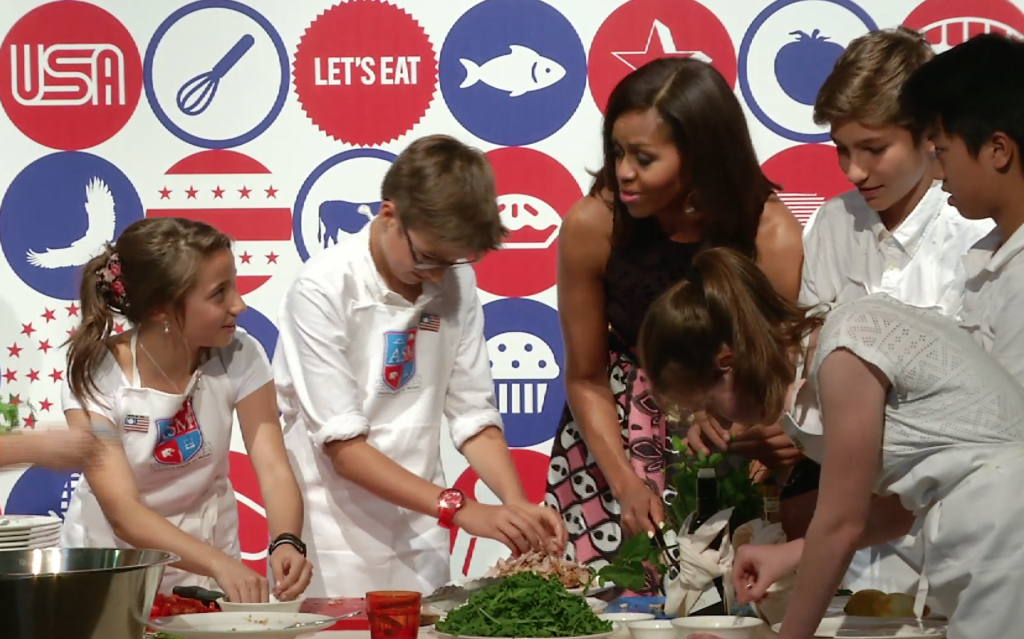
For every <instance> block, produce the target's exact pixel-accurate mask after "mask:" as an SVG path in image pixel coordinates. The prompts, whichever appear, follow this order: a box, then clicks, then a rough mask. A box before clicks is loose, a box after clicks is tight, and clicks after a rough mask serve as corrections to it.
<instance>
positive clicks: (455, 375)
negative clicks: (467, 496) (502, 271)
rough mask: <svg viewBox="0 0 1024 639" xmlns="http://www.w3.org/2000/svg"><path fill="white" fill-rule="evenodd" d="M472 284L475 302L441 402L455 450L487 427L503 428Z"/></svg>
mask: <svg viewBox="0 0 1024 639" xmlns="http://www.w3.org/2000/svg"><path fill="white" fill-rule="evenodd" d="M471 284H472V286H471V287H467V288H470V290H472V293H471V294H472V295H473V299H474V302H473V304H472V306H471V307H470V309H469V312H468V313H467V314H466V319H465V321H464V322H463V325H462V337H461V339H460V340H459V346H458V351H457V352H456V354H455V367H454V368H453V369H452V376H451V379H450V380H449V382H448V393H447V395H446V396H445V401H444V414H445V416H446V417H447V418H448V423H449V429H450V431H451V436H452V443H453V444H455V448H456V449H461V448H462V445H463V444H465V443H466V442H467V441H468V440H469V439H471V438H472V437H473V436H474V435H476V434H478V433H479V432H480V431H482V430H483V429H485V428H487V427H488V426H497V427H498V428H503V424H502V421H501V414H500V413H499V412H498V409H497V408H495V405H494V380H493V379H492V378H491V360H490V357H489V356H488V354H487V342H486V341H485V339H484V312H483V307H482V306H481V304H480V298H479V296H478V295H477V294H476V281H475V278H473V281H472V282H471Z"/></svg>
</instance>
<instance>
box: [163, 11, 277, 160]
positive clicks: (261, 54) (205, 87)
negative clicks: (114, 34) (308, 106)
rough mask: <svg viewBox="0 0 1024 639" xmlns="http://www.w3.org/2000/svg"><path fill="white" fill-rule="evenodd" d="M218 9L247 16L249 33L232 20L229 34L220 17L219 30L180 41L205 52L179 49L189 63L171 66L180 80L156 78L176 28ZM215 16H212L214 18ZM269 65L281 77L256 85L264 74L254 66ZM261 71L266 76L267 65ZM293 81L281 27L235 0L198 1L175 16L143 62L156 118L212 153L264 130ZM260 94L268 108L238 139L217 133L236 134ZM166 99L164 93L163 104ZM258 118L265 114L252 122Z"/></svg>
mask: <svg viewBox="0 0 1024 639" xmlns="http://www.w3.org/2000/svg"><path fill="white" fill-rule="evenodd" d="M217 9H220V10H222V13H223V11H229V12H235V13H238V14H241V15H242V16H244V17H245V18H247V20H246V21H245V23H246V24H245V27H246V28H239V27H242V25H241V24H240V23H237V21H233V22H235V23H236V24H233V25H232V26H231V28H228V27H226V26H225V25H224V24H223V23H224V17H223V16H221V15H217V16H216V17H217V20H212V19H211V20H210V21H208V22H212V23H214V24H208V25H204V24H203V23H202V21H200V22H199V23H197V24H195V25H194V26H204V27H206V29H205V30H204V31H203V32H194V33H191V34H189V35H188V36H179V41H180V40H181V39H187V42H196V43H199V46H192V47H184V46H180V47H179V49H180V52H181V55H182V56H183V57H185V58H186V59H183V60H175V64H174V65H172V66H173V67H174V70H175V72H179V71H180V73H181V74H182V75H181V76H180V77H176V78H173V79H161V78H159V77H157V78H154V67H155V64H156V60H157V56H158V53H159V51H160V47H161V44H162V43H165V41H166V40H167V39H168V38H169V36H168V34H169V33H171V32H172V28H173V27H175V25H178V24H179V23H180V22H181V21H182V20H183V19H186V18H190V17H191V16H193V15H194V14H196V13H197V12H201V11H210V10H217ZM210 15H211V18H213V17H214V14H210ZM229 15H233V14H229ZM252 23H255V24H252ZM250 25H251V28H250ZM207 31H208V32H207ZM254 34H255V35H254ZM261 58H262V59H261ZM266 60H272V61H274V62H275V64H276V66H277V67H278V68H277V72H278V74H279V76H280V79H279V81H277V82H276V83H272V84H270V85H268V86H262V87H261V86H259V84H258V82H259V79H260V78H261V77H262V76H263V75H265V74H264V73H261V69H260V68H253V66H254V65H256V64H257V62H259V63H262V62H265V61H266ZM247 66H248V68H246V67H247ZM262 69H263V70H265V69H266V66H263V67H262ZM157 75H158V76H159V75H160V74H157ZM290 81H291V73H290V64H289V61H288V50H287V49H286V48H285V45H284V41H283V40H282V39H281V36H280V34H279V33H278V32H277V29H275V28H274V25H272V24H271V23H270V21H269V20H268V19H267V18H265V17H264V16H263V14H261V13H260V12H259V11H257V10H256V9H253V8H252V7H249V6H246V5H245V4H242V3H240V2H234V1H233V0H198V1H197V2H193V3H191V4H188V5H185V6H184V7H181V8H180V9H178V10H177V11H175V12H174V13H172V14H171V15H169V16H168V17H167V19H165V20H164V21H163V22H162V23H161V24H160V26H159V27H157V29H156V33H154V34H153V39H152V40H150V42H149V46H148V47H147V49H146V57H145V60H144V61H143V83H144V85H145V88H146V98H147V99H148V100H149V103H150V105H151V106H152V107H153V113H154V115H156V118H157V120H159V121H160V123H161V124H162V125H164V127H165V128H166V129H167V130H168V131H170V132H171V133H172V134H174V136H175V137H177V138H179V139H181V140H184V141H185V142H188V143H189V144H192V145H195V146H198V147H202V148H206V149H227V148H231V147H235V146H239V145H241V144H245V143H246V142H250V141H252V140H253V139H255V138H256V137H258V136H259V135H261V134H262V133H263V132H264V131H266V130H267V128H269V127H270V125H271V124H273V122H274V120H276V119H277V116H278V115H280V113H281V110H282V109H283V108H284V103H285V100H286V99H287V97H288V88H289V85H290ZM164 82H167V83H170V85H169V86H168V87H167V90H166V91H164V90H163V84H162V83H164ZM225 83H229V84H228V86H227V88H228V89H231V88H235V89H237V90H235V91H234V92H233V94H232V95H233V99H232V95H229V96H226V97H225V95H224V93H225ZM242 91H245V93H242ZM254 91H255V92H256V93H257V94H259V95H261V96H266V97H267V99H266V100H265V102H266V103H267V104H268V105H269V108H268V109H267V110H266V113H265V114H264V115H263V117H262V119H260V120H259V121H258V122H255V124H254V125H253V126H251V127H250V128H249V129H248V130H244V131H241V132H239V133H238V134H236V135H231V136H229V137H219V136H217V135H215V133H214V132H215V131H223V130H224V129H230V128H231V127H232V126H237V124H236V123H237V122H244V121H246V120H247V118H246V117H245V116H246V115H250V113H249V112H248V111H251V108H252V107H251V104H249V103H251V102H252V101H253V100H252V93H253V92H254ZM163 93H166V95H165V98H164V99H163V100H162V99H161V94H163ZM172 93H173V95H172ZM165 102H169V103H168V104H165ZM170 103H173V104H170ZM225 104H226V106H223V105H225ZM211 109H212V110H211ZM258 117H259V113H257V114H256V115H255V117H253V118H252V119H255V118H258ZM193 122H194V124H195V125H194V126H193ZM189 129H193V130H189Z"/></svg>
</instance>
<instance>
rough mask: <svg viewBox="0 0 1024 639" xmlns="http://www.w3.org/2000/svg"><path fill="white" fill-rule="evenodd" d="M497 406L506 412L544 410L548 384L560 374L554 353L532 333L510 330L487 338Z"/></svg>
mask: <svg viewBox="0 0 1024 639" xmlns="http://www.w3.org/2000/svg"><path fill="white" fill-rule="evenodd" d="M487 352H488V354H489V355H490V359H491V376H492V377H493V378H494V387H495V395H496V396H497V400H498V410H499V411H500V412H501V413H502V414H503V415H505V414H527V415H530V414H535V413H540V412H541V411H542V410H544V400H545V399H546V398H547V393H548V386H549V385H550V384H551V383H552V381H553V380H555V379H557V378H558V374H559V367H558V362H557V361H556V360H555V354H554V352H553V351H552V350H551V347H550V346H548V345H547V343H546V342H545V341H544V340H542V339H540V338H539V337H537V336H536V335H531V334H530V333H523V332H520V331H510V332H506V333H499V334H498V335H495V336H494V337H492V338H491V339H489V340H487Z"/></svg>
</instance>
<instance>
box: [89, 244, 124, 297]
mask: <svg viewBox="0 0 1024 639" xmlns="http://www.w3.org/2000/svg"><path fill="white" fill-rule="evenodd" d="M96 276H97V279H96V288H98V289H99V292H100V294H101V295H103V297H104V298H106V300H107V304H108V305H109V306H112V307H114V308H116V309H123V308H125V307H126V306H127V305H128V302H127V300H126V299H125V293H124V281H123V280H122V279H121V257H120V256H119V255H118V254H117V253H111V254H110V257H108V258H107V263H106V264H104V265H103V266H102V267H100V269H99V270H98V271H97V272H96Z"/></svg>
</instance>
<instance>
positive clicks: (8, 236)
mask: <svg viewBox="0 0 1024 639" xmlns="http://www.w3.org/2000/svg"><path fill="white" fill-rule="evenodd" d="M144 215H145V212H144V210H143V208H142V202H141V200H140V199H139V194H138V193H137V192H136V191H135V187H134V186H132V183H131V181H129V180H128V178H127V177H126V176H125V174H124V173H122V172H121V171H120V170H119V169H118V168H117V167H116V166H114V165H113V164H111V163H110V162H108V161H106V160H104V159H103V158H101V157H97V156H95V155H92V154H91V153H84V152H81V151H74V152H61V153H53V154H50V155H44V156H43V157H41V158H39V159H38V160H36V161H35V162H33V163H32V164H29V165H28V166H27V167H25V168H24V169H23V170H22V171H21V173H19V174H18V175H17V177H15V178H14V181H13V182H11V185H10V187H8V189H7V193H6V194H4V199H3V202H2V203H0V245H2V246H3V252H4V256H5V257H6V258H7V262H8V263H9V264H10V265H11V268H12V269H14V272H15V273H17V274H18V277H20V278H21V280H22V281H23V282H25V283H26V284H28V285H29V286H31V287H32V288H33V289H34V290H36V291H38V292H40V293H42V294H43V295H46V296H48V297H55V298H57V299H62V300H77V299H78V298H79V283H80V282H81V277H80V274H81V269H82V266H83V265H85V263H86V262H87V261H88V260H89V258H90V257H92V256H93V255H95V254H96V253H97V252H98V251H99V250H100V249H102V248H103V244H104V243H105V242H112V241H114V240H115V239H116V238H117V236H119V235H120V234H121V232H122V231H124V229H125V228H126V227H127V226H128V225H129V224H131V223H132V222H135V221H138V220H141V219H142V218H143V216H144ZM90 217H93V218H94V219H93V220H92V221H90V219H89V218H90ZM88 233H93V236H89V235H88ZM76 242H78V243H79V244H76ZM30 252H32V253H34V254H35V255H36V257H34V258H30V256H29V253H30ZM32 260H34V261H35V263H33V261H32Z"/></svg>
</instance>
